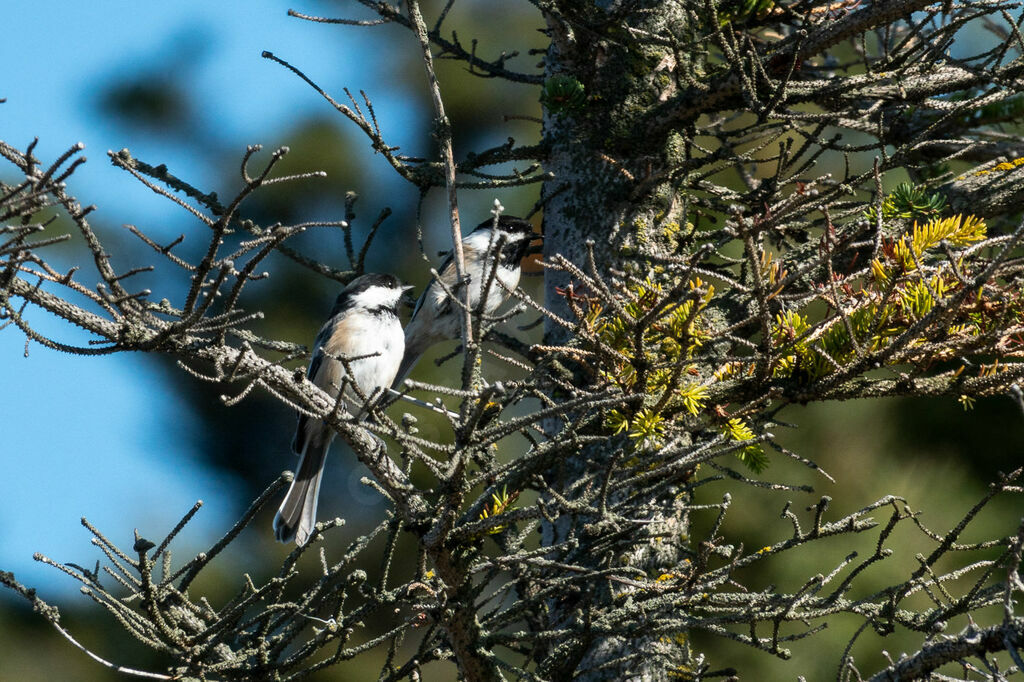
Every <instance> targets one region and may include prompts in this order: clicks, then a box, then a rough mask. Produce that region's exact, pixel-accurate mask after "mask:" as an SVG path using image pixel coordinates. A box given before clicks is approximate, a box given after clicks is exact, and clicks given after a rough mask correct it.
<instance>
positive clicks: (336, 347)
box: [274, 274, 412, 545]
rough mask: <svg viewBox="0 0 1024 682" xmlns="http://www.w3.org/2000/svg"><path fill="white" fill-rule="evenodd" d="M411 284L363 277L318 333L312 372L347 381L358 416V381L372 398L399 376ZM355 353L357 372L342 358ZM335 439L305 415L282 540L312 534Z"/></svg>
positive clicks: (326, 382)
mask: <svg viewBox="0 0 1024 682" xmlns="http://www.w3.org/2000/svg"><path fill="white" fill-rule="evenodd" d="M411 288H412V287H406V286H402V283H401V282H399V281H398V279H397V278H395V277H392V276H391V275H379V274H366V275H362V276H361V277H357V278H355V279H354V280H352V281H351V282H350V283H349V285H348V286H347V287H345V289H344V290H343V291H342V292H341V293H340V294H339V295H338V299H337V300H336V301H335V303H334V309H333V310H331V317H330V319H329V320H328V321H327V324H325V325H324V326H323V327H322V328H321V329H320V333H319V334H317V337H316V341H315V343H314V345H313V356H312V359H311V360H310V363H309V371H308V372H307V377H308V378H309V380H310V381H312V382H313V383H315V384H316V385H317V386H319V387H320V388H321V389H323V390H324V391H326V392H327V393H329V394H331V395H334V396H337V395H338V391H339V387H341V386H342V385H343V384H344V386H345V393H344V395H345V403H346V405H347V407H348V410H349V411H350V412H352V414H356V415H358V414H359V413H360V412H361V411H362V409H363V407H364V405H363V400H362V399H360V398H359V396H358V393H357V392H356V391H355V390H354V389H353V387H352V384H353V383H354V384H355V385H356V386H358V387H359V391H361V392H362V394H363V396H365V397H366V398H368V399H371V400H372V399H373V398H374V396H375V395H378V394H380V392H381V391H383V390H384V389H386V388H387V387H388V386H390V385H391V383H392V382H393V381H394V380H395V375H396V374H397V373H398V366H399V363H400V362H401V359H402V354H403V352H404V350H405V337H404V336H403V334H402V323H401V322H400V321H399V319H398V307H399V303H400V302H401V299H402V297H403V296H404V295H405V292H406V291H408V290H409V289H411ZM349 358H351V360H349V361H348V366H349V368H350V369H351V374H349V372H347V371H346V369H345V363H343V362H342V361H341V360H342V359H345V360H347V359H349ZM378 397H379V396H378ZM332 440H334V431H333V430H332V429H331V428H330V427H329V426H327V424H325V423H324V422H323V421H321V420H319V419H313V418H310V417H307V416H305V415H303V414H300V415H299V425H298V428H297V429H296V431H295V439H294V440H293V441H292V450H294V451H295V453H296V454H297V455H298V456H299V467H298V470H297V472H296V474H295V479H294V480H293V481H292V484H291V487H290V488H288V493H287V494H286V495H285V497H284V501H283V502H282V503H281V507H280V509H278V510H277V516H275V517H274V535H275V536H276V537H277V539H278V540H279V541H280V542H288V541H289V540H291V539H292V538H295V542H296V544H298V545H304V544H306V540H308V539H309V536H310V534H311V533H312V531H313V526H314V524H315V523H316V505H317V499H318V498H319V496H320V481H321V479H322V478H323V473H324V461H325V459H326V457H327V450H328V448H330V446H331V441H332Z"/></svg>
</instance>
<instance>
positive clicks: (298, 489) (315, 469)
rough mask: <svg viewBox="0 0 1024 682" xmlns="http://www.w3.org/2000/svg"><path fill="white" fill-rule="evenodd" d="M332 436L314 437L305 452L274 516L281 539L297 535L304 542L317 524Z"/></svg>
mask: <svg viewBox="0 0 1024 682" xmlns="http://www.w3.org/2000/svg"><path fill="white" fill-rule="evenodd" d="M330 444H331V442H330V439H322V438H310V439H309V440H307V442H306V447H305V448H304V449H303V451H302V455H301V459H300V460H299V469H298V471H297V472H296V473H295V478H294V480H292V485H291V487H290V488H288V493H287V494H286V495H285V496H284V501H283V502H282V503H281V507H280V508H279V509H278V510H277V516H275V517H274V535H275V537H277V540H278V542H288V541H289V540H291V539H292V538H295V544H297V545H300V546H301V545H304V544H306V541H307V540H308V539H309V536H310V535H311V534H312V533H313V526H314V525H315V524H316V503H317V499H318V498H319V497H320V481H321V480H322V479H323V474H324V461H325V460H326V458H327V449H328V448H329V447H330Z"/></svg>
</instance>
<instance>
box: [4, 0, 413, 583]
mask: <svg viewBox="0 0 1024 682" xmlns="http://www.w3.org/2000/svg"><path fill="white" fill-rule="evenodd" d="M289 7H295V8H296V9H302V10H305V11H308V12H310V13H317V12H324V11H328V10H325V9H324V7H323V5H321V4H318V3H308V4H306V5H294V4H288V3H283V2H277V1H274V0H250V1H246V2H239V1H235V2H213V3H211V2H205V1H201V0H177V1H176V2H163V3H139V2H131V3H129V2H113V1H109V0H108V1H95V2H88V3H84V2H71V1H63V2H17V3H11V6H10V7H7V8H5V11H4V19H5V31H4V33H5V37H4V40H3V41H2V43H0V57H2V61H3V63H4V64H5V65H6V68H5V73H4V76H3V78H2V79H0V98H6V99H7V102H6V103H5V104H0V139H2V140H4V141H6V142H8V143H9V144H12V145H14V146H16V147H18V148H21V149H24V147H25V146H26V145H27V144H28V143H29V142H30V141H31V140H32V138H33V137H36V136H38V137H39V145H38V147H37V150H36V155H37V156H38V157H39V158H40V159H43V160H46V159H53V158H55V157H56V156H58V155H59V154H60V153H61V152H63V151H64V150H65V149H67V148H68V147H69V146H71V145H72V144H74V143H75V142H79V141H81V142H83V143H85V145H86V149H85V155H86V156H87V157H88V158H89V162H88V163H87V164H86V165H85V166H84V167H83V168H81V169H80V170H79V171H78V172H76V174H75V175H74V177H73V181H72V183H71V190H72V193H74V194H75V195H76V196H78V197H80V198H81V199H82V200H83V202H84V203H94V204H97V206H98V207H99V208H98V212H97V214H96V215H97V216H98V219H99V220H102V221H104V222H107V223H112V224H115V225H116V224H120V223H124V222H129V221H130V222H134V223H139V224H146V223H150V224H159V223H160V221H161V219H162V218H165V217H168V216H169V215H170V213H171V212H175V211H178V210H179V209H177V208H175V207H174V206H173V205H172V204H171V203H170V202H167V201H166V200H163V199H159V198H158V197H156V196H155V195H153V194H151V193H149V192H148V191H146V190H145V189H144V188H142V187H141V186H140V185H138V184H137V183H135V182H134V181H132V180H131V179H130V178H129V177H128V176H126V175H125V174H124V173H123V172H122V171H118V170H116V169H114V168H113V167H112V166H111V165H110V164H109V162H108V161H107V158H106V151H107V150H108V149H114V150H117V149H121V148H122V147H129V148H130V149H131V150H132V152H133V153H134V154H136V156H138V157H140V158H143V159H159V160H160V161H162V162H165V163H167V164H168V166H169V167H171V168H172V169H174V170H175V172H177V173H179V174H181V175H182V176H184V177H187V178H189V179H190V180H191V181H192V182H193V183H194V184H196V185H197V186H200V187H203V186H204V182H206V181H209V180H211V179H212V178H213V177H214V176H213V173H214V169H212V168H207V167H205V166H204V165H203V162H202V159H200V158H196V155H195V151H194V150H193V149H180V148H174V147H171V146H169V145H167V144H163V145H161V144H160V143H159V142H153V141H152V137H145V138H144V137H142V136H141V135H139V136H138V138H137V139H136V137H134V136H133V133H132V132H131V131H125V130H119V129H118V127H116V126H115V125H113V124H112V123H111V122H109V121H105V120H104V119H103V118H102V114H101V113H100V112H99V111H98V109H97V107H96V104H95V94H96V92H97V91H98V89H99V88H100V87H101V86H102V85H103V84H104V83H105V82H107V81H109V80H111V79H113V78H116V77H117V76H118V75H119V74H120V73H122V71H123V70H124V69H130V68H139V67H146V68H149V69H156V70H159V68H161V64H162V63H163V62H164V61H166V63H167V68H172V67H174V66H175V65H176V64H177V61H172V60H170V59H166V60H165V57H167V56H170V55H174V56H176V57H177V56H180V55H181V52H182V51H184V50H193V51H195V54H196V57H195V59H194V60H193V61H191V62H190V63H189V64H188V65H187V68H189V69H191V72H190V74H189V75H190V82H191V84H192V86H193V87H194V88H195V89H196V92H197V94H198V95H199V97H198V98H197V99H198V100H199V101H201V102H203V107H204V110H203V116H204V117H210V118H215V120H216V122H217V128H218V129H219V130H220V131H221V132H222V134H223V136H224V139H221V140H219V142H220V143H221V144H222V145H236V146H237V147H238V149H239V151H241V150H242V149H244V147H245V145H246V144H252V143H256V142H266V141H268V140H270V141H273V140H275V139H276V135H278V134H279V133H280V130H281V129H283V128H284V127H286V126H287V125H288V122H289V120H290V119H292V118H296V117H298V116H299V115H305V114H307V113H309V112H311V111H320V112H323V111H324V110H325V107H326V105H325V103H324V102H323V101H322V100H320V99H319V98H318V97H317V96H316V95H315V93H313V92H312V91H311V90H310V89H309V88H308V86H306V85H305V84H303V83H302V82H300V81H299V80H298V79H297V78H296V77H295V76H294V75H292V74H291V73H289V72H287V71H286V70H284V69H283V68H281V67H280V66H278V65H276V64H273V63H271V62H269V61H267V60H265V59H262V58H261V57H260V53H261V52H262V51H263V50H271V51H273V52H275V53H277V54H278V55H280V56H281V57H283V58H286V59H288V60H289V61H291V62H292V63H294V64H298V65H301V66H302V68H303V69H304V70H306V71H307V73H309V74H310V75H311V76H313V77H315V78H320V79H324V80H327V81H329V83H330V84H331V85H334V84H339V85H340V84H345V85H349V86H350V87H352V88H353V89H354V90H356V89H358V88H366V89H368V90H370V91H371V92H373V91H374V86H377V85H379V73H378V72H377V71H376V70H375V69H374V68H372V67H369V66H368V65H367V64H364V63H360V62H359V61H358V60H354V59H352V58H351V57H350V58H348V59H344V58H340V55H341V51H340V49H334V48H335V47H339V48H340V47H341V46H342V42H343V41H344V42H345V43H346V44H345V45H344V47H345V48H346V49H345V54H347V55H352V54H355V53H356V51H355V50H352V49H351V48H352V47H353V46H354V44H355V43H357V42H358V41H360V40H364V38H362V37H361V36H360V35H359V30H358V29H351V28H344V27H333V26H321V25H314V24H309V23H306V22H302V21H299V20H296V19H291V18H288V17H287V16H286V11H287V9H288V8H289ZM325 47H326V48H330V49H325ZM399 97H401V93H393V94H389V93H387V92H377V93H376V94H375V99H376V100H377V101H378V103H380V105H381V106H379V107H378V111H379V112H397V113H396V114H394V115H395V116H399V117H400V116H401V115H402V114H401V111H402V107H397V106H388V103H389V99H390V100H391V103H392V104H393V103H394V98H399ZM381 122H382V124H383V125H385V126H388V125H389V124H390V125H392V127H393V128H397V129H399V130H401V129H405V128H408V127H409V126H407V125H402V124H403V123H406V122H403V121H401V120H400V119H398V120H394V119H392V120H390V121H389V120H388V119H387V118H386V117H385V119H384V120H382V121H381ZM0 172H6V169H4V170H2V171H0ZM381 172H386V171H384V170H383V169H382V170H381ZM175 217H176V218H177V217H178V216H175ZM82 281H83V282H86V283H89V279H88V276H83V278H82ZM36 319H37V321H41V320H40V318H39V317H37V318H36ZM42 330H43V331H51V332H53V333H54V334H55V335H57V336H58V338H61V339H62V340H66V341H68V342H70V343H75V342H78V343H82V342H84V337H83V336H77V337H76V335H75V333H74V331H73V330H69V329H67V328H66V327H64V326H63V325H60V324H58V323H56V322H54V323H53V324H51V325H49V326H43V327H42ZM24 347H25V339H24V337H23V336H22V335H20V333H19V332H18V331H17V330H16V329H13V328H8V329H5V330H3V331H0V386H4V387H5V389H6V390H4V392H3V396H4V397H3V398H2V399H0V401H2V402H0V433H2V434H3V438H2V445H0V463H2V466H3V472H4V475H3V476H0V529H2V531H0V569H3V570H10V571H13V572H14V573H15V575H16V576H17V577H18V578H19V579H20V580H21V581H22V582H23V583H26V584H29V585H33V586H37V587H39V588H41V589H42V591H43V593H44V594H45V595H49V596H51V597H54V596H58V595H59V594H60V593H65V594H66V593H68V592H72V591H75V590H76V589H77V587H76V586H75V585H74V584H73V583H72V581H70V580H68V579H67V578H66V577H64V576H62V575H60V574H58V573H57V572H56V571H54V570H53V569H49V568H47V567H45V566H43V565H41V564H38V563H35V562H34V561H33V560H32V554H33V552H36V551H41V552H43V553H45V554H47V555H49V556H51V557H53V558H55V559H57V560H61V561H77V562H79V563H88V562H90V561H91V560H93V559H95V558H96V556H95V551H94V550H93V549H92V548H91V547H90V545H89V536H88V534H87V532H86V531H85V529H83V528H82V527H81V526H80V525H79V518H80V517H82V516H86V517H88V518H89V520H90V521H92V522H93V523H95V524H96V525H97V526H98V527H99V528H100V529H102V530H106V531H109V532H110V533H111V535H112V539H114V540H115V541H119V542H129V541H130V537H131V530H132V529H131V528H130V527H128V526H126V525H125V520H130V522H131V523H139V524H145V525H144V527H143V528H141V530H142V531H143V533H144V534H145V535H146V536H147V537H152V538H157V537H160V536H161V535H162V534H163V533H165V532H166V531H168V530H169V529H170V528H171V527H172V526H173V525H174V523H175V522H176V520H177V518H178V517H179V516H180V515H181V514H182V513H184V512H185V511H187V510H188V508H189V507H191V505H192V504H193V503H194V502H195V500H196V499H200V498H201V499H203V500H204V502H205V503H206V505H205V507H204V510H203V511H202V512H201V513H200V514H199V516H198V517H197V520H196V522H194V524H193V525H192V526H191V527H190V528H191V534H192V535H193V536H194V542H195V543H196V544H197V545H200V544H206V543H208V542H209V541H210V539H211V538H213V537H214V536H215V534H217V533H218V532H220V531H221V530H222V529H223V527H224V526H225V524H226V523H228V522H230V520H232V518H233V517H234V516H235V514H236V513H237V512H238V510H237V509H235V508H233V506H232V500H233V497H234V496H233V495H230V494H225V489H227V490H230V487H231V486H232V485H233V484H232V482H231V481H230V480H228V479H225V478H223V477H220V476H217V475H214V474H213V473H212V472H210V471H208V470H205V469H203V468H201V467H200V465H199V464H198V463H197V462H196V461H195V460H194V459H193V458H192V454H191V453H190V452H189V451H188V445H187V443H188V442H190V440H191V439H189V438H187V433H188V430H189V429H191V428H195V425H193V424H190V423H182V422H181V420H182V419H183V417H182V416H181V415H187V414H188V412H189V411H188V410H187V409H184V407H185V406H183V405H179V404H176V403H175V401H176V400H180V396H179V395H178V394H176V393H174V392H170V391H166V390H165V389H162V387H161V383H160V381H159V377H158V376H157V370H156V368H154V367H152V366H151V365H150V363H148V362H146V360H145V358H143V357H141V356H139V355H117V356H114V357H105V358H94V359H83V358H79V357H75V356H69V355H64V354H61V353H58V352H55V351H51V350H48V349H46V348H43V347H40V346H38V345H36V344H32V345H31V346H30V349H29V350H30V352H29V356H28V357H27V358H25V357H23V355H24ZM183 436H185V437H183Z"/></svg>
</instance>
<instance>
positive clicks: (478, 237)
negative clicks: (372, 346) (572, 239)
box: [394, 215, 540, 390]
mask: <svg viewBox="0 0 1024 682" xmlns="http://www.w3.org/2000/svg"><path fill="white" fill-rule="evenodd" d="M494 227H495V220H494V219H493V218H491V219H488V220H485V221H484V222H482V223H480V224H479V225H477V226H476V228H475V229H474V230H473V231H472V232H470V233H469V234H468V235H466V236H465V237H464V238H463V240H462V255H463V260H464V262H465V265H466V275H467V277H468V278H469V307H470V310H476V309H477V306H479V305H480V297H481V289H483V287H484V285H485V284H486V280H487V278H488V277H489V276H490V272H491V268H492V267H493V264H494V256H495V255H496V256H497V261H498V267H497V270H496V271H495V275H494V276H495V279H497V280H500V281H501V283H502V284H504V285H505V287H507V288H508V289H510V290H511V289H515V288H516V286H518V285H519V272H520V263H521V261H522V260H523V257H524V256H525V255H526V251H527V249H528V248H529V246H530V242H531V241H532V240H533V239H539V238H540V235H539V234H537V233H535V232H534V231H533V225H531V224H530V223H529V222H527V221H525V220H523V219H522V218H516V217H514V216H507V215H501V216H499V217H498V219H497V230H495V229H494ZM499 242H503V246H502V248H501V253H500V254H496V253H495V251H496V249H497V247H498V243H499ZM437 273H438V277H439V278H440V280H441V281H442V282H443V283H444V285H445V286H444V287H442V286H441V285H440V284H438V282H437V278H435V279H432V280H430V284H428V285H427V288H426V289H424V290H423V294H422V295H421V296H420V298H419V300H418V301H417V302H416V307H415V309H413V311H412V317H411V318H410V319H409V324H407V325H406V327H405V357H404V358H402V364H401V366H400V367H399V368H398V376H397V378H396V379H395V384H394V388H395V389H396V390H397V389H399V387H400V385H401V383H402V382H403V381H404V380H405V377H406V376H407V375H408V374H409V372H410V371H412V368H413V366H414V365H415V364H416V362H417V361H418V360H419V359H420V356H421V355H423V353H424V352H425V351H426V350H427V349H428V348H429V347H430V346H432V345H434V344H435V343H439V342H441V341H445V340H447V339H457V338H459V336H460V334H461V333H462V325H461V322H460V318H461V316H462V313H461V311H460V309H459V307H458V306H457V305H454V304H453V303H452V301H451V299H450V298H449V296H448V293H447V292H446V291H445V287H446V288H447V290H448V291H451V292H453V293H454V294H455V295H456V296H458V297H459V300H462V298H461V296H462V293H461V290H460V289H456V288H455V261H454V256H453V255H452V254H449V255H448V257H447V258H446V259H445V261H444V262H443V263H441V267H440V268H438V270H437ZM506 299H508V292H507V291H506V290H505V288H503V287H502V286H500V285H499V284H498V283H497V282H492V283H491V286H490V288H489V289H488V291H487V297H486V303H485V305H484V308H483V311H484V313H485V314H487V315H492V314H494V312H495V311H496V310H497V309H498V307H499V306H500V305H501V304H502V303H504V302H505V300H506Z"/></svg>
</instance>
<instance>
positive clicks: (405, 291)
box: [400, 284, 416, 308]
mask: <svg viewBox="0 0 1024 682" xmlns="http://www.w3.org/2000/svg"><path fill="white" fill-rule="evenodd" d="M414 288H415V287H414V286H413V285H411V284H406V285H405V286H404V287H402V297H401V299H400V300H401V301H402V303H404V304H405V305H407V306H408V307H410V308H412V307H414V306H415V305H416V300H415V298H413V295H412V294H411V293H409V292H411V291H412V290H413V289H414Z"/></svg>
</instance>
